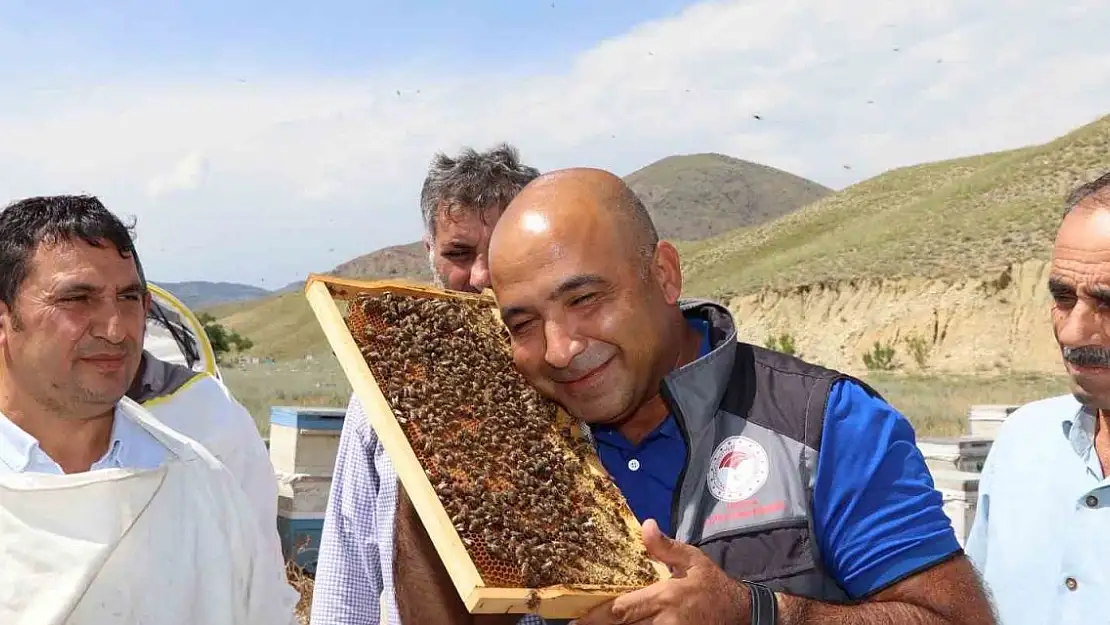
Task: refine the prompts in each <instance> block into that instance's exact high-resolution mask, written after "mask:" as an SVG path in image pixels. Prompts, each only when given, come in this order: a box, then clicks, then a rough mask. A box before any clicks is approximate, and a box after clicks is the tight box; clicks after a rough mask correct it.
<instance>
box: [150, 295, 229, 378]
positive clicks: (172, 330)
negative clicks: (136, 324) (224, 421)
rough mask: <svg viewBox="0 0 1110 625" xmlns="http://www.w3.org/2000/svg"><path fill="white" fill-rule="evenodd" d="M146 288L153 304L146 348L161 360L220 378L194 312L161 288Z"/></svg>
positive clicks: (214, 360)
mask: <svg viewBox="0 0 1110 625" xmlns="http://www.w3.org/2000/svg"><path fill="white" fill-rule="evenodd" d="M147 288H148V289H150V296H151V300H152V303H151V307H150V314H149V315H147V319H146V340H145V341H144V342H143V349H145V350H146V351H148V352H150V353H151V355H153V356H154V357H155V358H158V359H159V360H164V361H166V362H172V363H174V364H179V365H183V366H185V367H188V368H190V369H192V370H193V371H197V372H203V373H210V374H212V375H213V376H215V377H216V378H217V379H220V369H219V367H218V366H216V353H215V352H214V351H213V349H212V343H211V342H210V341H209V340H208V334H207V333H205V331H204V325H203V324H202V323H201V322H200V320H199V319H198V318H197V316H196V315H194V314H193V311H191V310H189V307H188V306H186V305H185V304H184V303H182V301H181V300H179V299H177V298H176V297H174V295H173V294H172V293H170V292H169V291H167V290H165V289H163V288H162V287H159V286H158V285H155V284H150V283H147Z"/></svg>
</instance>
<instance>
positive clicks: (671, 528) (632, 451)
mask: <svg viewBox="0 0 1110 625" xmlns="http://www.w3.org/2000/svg"><path fill="white" fill-rule="evenodd" d="M490 273H491V282H492V287H493V290H494V293H495V294H496V296H497V300H498V305H499V307H500V309H501V315H502V318H503V319H504V322H505V324H506V326H507V327H508V329H509V333H510V336H511V342H512V353H513V359H514V362H515V363H516V366H517V367H518V368H519V369H520V371H521V372H522V373H523V374H524V376H525V377H527V379H528V380H529V381H530V382H531V383H532V384H534V385H535V386H536V387H537V388H538V389H539V390H540V391H541V392H543V393H544V394H545V395H547V396H548V397H550V398H552V399H554V400H555V401H556V402H558V403H559V404H561V405H562V406H563V407H564V408H565V409H566V410H567V411H568V412H569V413H571V414H572V415H574V416H575V417H577V418H578V419H580V420H581V421H583V422H584V423H586V424H588V426H589V430H590V432H591V433H592V439H593V442H594V444H595V446H596V449H597V451H598V454H599V456H600V458H601V461H602V463H603V464H604V465H605V467H606V469H607V470H608V471H609V473H610V474H611V475H612V477H613V479H614V481H615V482H616V484H617V486H618V487H620V489H621V491H622V492H623V493H624V495H625V497H626V498H627V500H628V502H629V504H630V507H631V508H632V511H633V512H634V513H635V514H636V516H637V517H638V518H639V519H640V521H641V522H642V523H643V534H644V541H645V543H646V545H647V547H648V550H649V552H650V554H651V555H652V556H653V557H654V558H656V559H658V560H660V561H662V562H664V563H665V564H668V565H670V566H671V567H672V569H673V570H674V571H675V573H676V575H675V577H674V578H673V579H669V580H667V581H663V582H660V583H657V584H655V585H653V586H650V587H648V588H645V589H642V590H639V591H636V592H632V593H629V594H627V595H625V596H622V597H620V598H619V599H617V600H615V601H613V602H610V603H608V604H605V605H603V606H600V607H599V608H597V609H595V610H594V611H593V612H591V613H590V614H588V615H586V616H584V617H583V618H581V619H580V620H579V621H578V623H580V625H599V624H607V623H697V624H698V625H717V624H719V625H736V624H738V623H744V624H749V623H751V624H755V625H771V624H777V625H800V624H803V623H853V624H859V625H866V624H871V623H874V624H878V623H884V624H886V623H898V624H899V625H914V624H922V625H924V624H930V625H934V624H935V625H948V624H950V625H956V624H959V625H978V624H988V623H993V622H994V621H993V617H992V613H991V607H990V605H989V602H988V600H987V598H986V596H985V594H984V591H983V589H982V587H981V585H980V583H979V580H978V578H977V577H976V574H975V572H974V570H973V568H972V567H971V565H970V564H969V562H968V561H967V559H966V558H965V557H964V555H963V553H962V551H961V549H960V546H959V543H958V542H957V541H956V536H955V534H954V532H953V530H952V527H951V524H950V522H949V520H948V518H947V516H946V515H945V514H944V512H943V510H942V508H941V505H942V503H941V497H940V495H939V493H938V492H937V491H936V490H935V489H934V487H933V483H932V479H931V477H930V475H929V471H928V469H926V466H925V460H924V458H923V457H922V455H921V453H920V452H919V451H918V450H917V446H916V445H915V441H914V433H913V428H912V427H911V426H910V424H909V422H908V421H907V420H906V419H905V418H904V417H903V416H902V415H900V414H899V413H898V412H897V411H896V410H895V409H894V408H892V407H891V406H890V405H888V404H887V403H886V402H884V401H883V399H882V398H881V397H880V396H879V395H878V394H877V393H876V392H874V391H873V390H871V389H870V388H869V387H868V386H867V385H865V384H864V383H862V382H860V381H858V380H855V379H853V378H851V377H850V376H847V375H844V374H842V373H839V372H836V371H831V370H829V369H825V368H822V367H819V366H816V365H813V364H810V363H807V362H804V361H802V360H799V359H797V358H793V357H790V356H787V355H785V354H781V353H777V352H772V351H768V350H765V349H761V348H759V347H755V346H753V345H748V344H745V343H739V342H737V332H736V326H735V322H734V321H733V319H732V317H731V315H730V314H729V312H728V310H727V309H725V308H724V307H722V306H719V305H717V304H714V303H711V302H707V301H693V300H687V301H681V300H680V299H679V295H680V293H681V291H682V272H681V270H680V267H679V258H678V253H677V251H676V250H675V248H674V246H672V245H670V244H669V243H667V242H665V241H659V240H658V236H657V235H656V231H655V228H654V226H653V225H652V222H651V218H650V217H649V216H648V214H647V212H646V211H645V209H644V206H643V204H642V203H641V202H640V201H639V200H638V199H637V198H636V196H635V195H634V194H633V193H632V192H631V191H630V190H629V189H628V188H627V187H626V186H625V185H624V183H623V182H622V181H621V179H620V178H618V177H617V176H614V175H612V174H610V173H608V172H604V171H599V170H592V169H571V170H563V171H558V172H553V173H550V174H547V175H544V176H541V177H539V178H537V179H536V180H535V181H533V182H532V183H530V184H529V185H528V186H526V187H525V188H524V189H523V190H522V191H521V193H520V194H519V195H517V197H516V198H515V199H514V200H513V202H512V203H511V204H510V206H509V208H508V209H507V210H506V212H505V213H504V214H503V216H502V217H501V219H500V221H499V222H498V223H497V225H496V227H495V228H494V233H493V236H492V238H491V241H490Z"/></svg>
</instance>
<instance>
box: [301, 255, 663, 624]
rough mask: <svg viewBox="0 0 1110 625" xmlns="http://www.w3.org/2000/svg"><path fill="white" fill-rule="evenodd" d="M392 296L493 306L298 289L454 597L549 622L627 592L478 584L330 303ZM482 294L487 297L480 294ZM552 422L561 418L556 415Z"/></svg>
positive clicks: (323, 284)
mask: <svg viewBox="0 0 1110 625" xmlns="http://www.w3.org/2000/svg"><path fill="white" fill-rule="evenodd" d="M383 292H392V293H397V294H403V295H413V296H418V297H429V298H438V299H457V300H470V301H474V300H479V301H486V302H489V303H490V304H491V305H493V304H494V300H493V298H492V297H490V296H489V295H488V294H482V295H473V294H468V293H459V292H454V291H445V290H442V289H437V288H433V287H429V286H425V285H420V284H416V283H413V282H408V281H400V280H381V281H373V282H366V281H358V280H348V279H342V278H335V277H332V276H324V275H319V274H311V275H309V277H308V280H307V281H306V283H305V295H306V297H307V299H308V302H309V304H310V305H311V306H312V309H313V312H315V314H316V318H317V320H318V321H319V323H320V326H321V328H322V329H323V331H324V334H325V335H326V336H327V339H328V342H329V343H330V344H331V347H332V350H333V351H334V352H335V356H336V358H337V359H338V360H339V364H340V365H341V366H342V368H343V372H344V374H346V376H347V379H348V380H349V381H350V383H351V386H352V388H353V389H354V392H355V395H356V396H357V397H358V399H359V401H360V402H361V403H362V405H363V408H364V409H365V411H366V415H367V418H368V419H369V421H370V425H371V426H373V428H374V431H375V432H376V433H377V435H378V438H379V439H380V440H381V442H382V446H383V447H384V448H385V451H386V453H388V454H389V458H390V460H391V461H392V462H393V465H394V467H395V468H396V470H397V475H398V477H399V478H400V480H401V483H402V485H403V486H404V487H405V491H406V492H407V493H408V495H409V498H410V499H411V500H412V504H413V507H414V508H415V509H416V513H417V514H418V515H419V516H420V519H421V521H422V522H423V523H424V528H425V529H426V530H427V532H428V535H429V537H430V538H431V540H432V543H433V545H434V546H435V548H436V551H437V552H438V554H439V557H440V559H441V560H442V561H443V564H444V566H445V568H446V569H447V572H448V574H449V575H450V576H451V580H452V582H453V583H454V585H455V590H456V591H458V593H459V597H460V598H461V599H462V601H463V603H464V604H465V605H466V608H467V610H469V611H470V613H472V614H510V613H515V614H526V613H530V612H531V613H537V614H539V615H540V616H542V617H544V618H549V619H571V618H578V617H581V616H583V615H584V614H585V613H586V612H588V611H589V610H590V609H591V608H593V607H595V606H597V605H600V604H602V603H605V602H607V601H609V600H611V599H614V598H616V597H618V596H620V595H622V594H625V593H627V592H629V591H632V590H635V588H624V587H602V586H562V585H560V586H552V587H548V588H541V589H534V590H532V589H527V588H491V587H487V586H486V585H485V584H484V583H483V581H482V576H481V573H480V572H479V571H478V567H477V565H475V563H474V562H473V560H472V559H471V557H470V554H469V553H468V552H467V550H466V547H465V546H464V545H463V542H462V538H461V537H460V536H459V533H458V531H457V530H456V529H455V526H454V524H453V523H452V522H451V519H450V517H449V516H448V515H447V511H446V510H445V509H444V507H443V504H442V503H440V501H439V498H438V496H437V495H436V492H435V488H434V487H433V486H432V483H431V482H430V481H429V480H428V477H427V475H426V474H425V473H424V468H423V467H422V466H421V464H420V461H419V460H418V459H417V457H416V453H415V452H414V451H413V449H412V447H411V446H410V445H409V442H408V438H407V437H406V436H405V433H404V431H403V430H402V429H401V425H400V423H398V421H397V419H396V417H395V416H394V414H393V409H392V408H391V407H390V405H389V402H388V401H387V400H386V398H385V395H383V394H382V391H381V389H380V388H379V386H378V383H377V381H376V380H375V379H374V375H373V373H372V372H371V370H370V366H369V365H368V364H367V363H366V360H365V358H363V356H362V353H361V351H360V350H359V347H358V344H357V343H356V342H355V339H354V337H353V336H352V334H351V332H350V330H349V328H348V326H347V322H346V320H345V318H344V314H343V312H342V311H341V310H340V307H339V305H338V304H337V302H336V299H340V300H343V301H346V300H349V299H351V298H353V297H354V296H356V295H358V294H362V293H383ZM487 293H488V291H487ZM559 417H560V418H569V416H567V415H566V413H564V412H562V411H561V410H560V415H559ZM588 464H589V466H590V468H591V470H592V471H595V472H600V473H602V474H604V473H605V470H604V468H603V467H602V465H601V463H600V461H599V460H598V459H597V458H596V457H591V458H589V462H588ZM625 512H626V514H625V515H624V517H625V521H626V522H627V523H629V525H630V527H632V528H633V529H634V530H635V532H634V535H635V534H638V533H639V531H640V524H639V522H638V521H637V520H636V518H635V517H634V516H633V515H632V512H631V510H629V509H627V506H626V510H625ZM652 564H653V565H654V567H655V570H656V573H657V574H658V575H659V578H660V579H666V578H667V577H669V576H670V575H669V572H668V571H667V568H666V567H665V566H664V565H662V564H660V563H658V562H654V561H653V562H652Z"/></svg>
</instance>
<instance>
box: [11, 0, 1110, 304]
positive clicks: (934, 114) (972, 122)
mask: <svg viewBox="0 0 1110 625" xmlns="http://www.w3.org/2000/svg"><path fill="white" fill-rule="evenodd" d="M551 4H552V3H551V2H550V1H548V2H529V1H517V2H510V1H508V0H505V1H501V0H498V1H495V2H467V3H462V2H457V3H447V2H420V3H412V4H411V5H408V6H407V5H406V4H405V3H400V2H397V3H385V2H346V3H338V2H315V3H305V2H298V3H293V2H266V3H263V2H214V1H208V0H202V1H191V2H187V3H185V2H181V3H168V2H157V1H153V0H151V1H148V2H139V1H135V2H51V3H43V2H10V1H9V2H6V3H3V4H0V201H6V200H9V199H15V198H18V197H23V196H26V195H32V194H49V193H63V192H87V193H94V194H97V195H99V196H100V197H101V198H102V199H104V201H105V202H106V203H107V204H108V205H109V207H110V208H112V209H113V210H115V211H116V212H117V213H119V214H121V215H125V216H135V217H136V218H137V219H138V237H139V238H138V244H139V247H140V251H141V253H142V254H143V255H144V265H145V266H146V267H147V269H148V272H149V273H150V275H151V276H152V277H153V278H154V279H156V280H166V281H177V280H188V279H200V280H227V281H235V282H245V283H250V284H257V285H261V286H265V287H273V288H276V287H280V286H283V285H284V284H286V283H288V282H290V281H292V280H296V279H300V278H303V277H304V275H305V274H307V273H308V272H311V271H325V270H328V269H330V268H331V267H333V266H335V265H336V264H338V263H340V262H343V261H344V260H347V259H349V258H351V257H353V256H357V255H359V254H362V253H366V252H369V251H371V250H374V249H377V248H380V247H383V246H386V245H391V244H396V243H404V242H407V241H411V240H415V239H416V238H418V237H419V235H420V223H419V219H418V216H417V199H418V196H419V186H420V182H421V180H422V177H423V174H424V171H425V168H426V167H427V164H428V162H429V160H430V159H431V157H432V155H433V153H434V152H436V151H439V150H444V151H447V152H453V151H456V150H457V149H459V148H460V147H462V146H463V145H473V146H475V147H479V148H481V147H487V146H489V145H492V144H494V143H496V142H498V141H502V140H507V141H510V142H512V143H514V144H516V145H517V146H518V147H519V148H520V150H521V152H522V154H523V156H524V158H525V160H527V161H529V162H530V163H531V164H534V165H535V166H537V167H539V168H540V169H551V168H556V167H564V166H573V165H589V166H599V167H606V168H609V169H611V170H613V171H615V172H617V173H620V174H626V173H629V172H631V171H633V170H635V169H637V168H639V167H642V166H644V165H647V164H648V163H650V162H652V161H654V160H656V159H658V158H662V157H664V156H667V155H670V154H676V153H692V152H708V151H714V152H722V153H726V154H729V155H732V156H736V157H738V158H744V159H748V160H752V161H757V162H761V163H764V164H767V165H771V166H774V167H779V168H781V169H785V170H788V171H791V172H794V173H797V174H799V175H802V176H806V177H810V178H812V179H814V180H817V181H818V182H821V183H823V184H826V185H829V186H832V187H834V188H842V187H844V186H846V185H849V184H852V183H854V182H858V181H859V180H862V179H865V178H867V177H870V176H874V175H877V174H879V173H881V172H883V171H886V170H888V169H891V168H893V167H899V166H903V165H909V164H914V163H918V162H922V161H930V160H938V159H943V158H951V157H955V156H962V155H966V154H973V153H980V152H985V151H992V150H999V149H1006V148H1011V147H1018V146H1021V145H1026V144H1029V143H1037V142H1043V141H1047V140H1050V139H1052V138H1053V137H1055V136H1058V135H1059V134H1063V133H1065V132H1067V131H1069V130H1071V129H1072V128H1074V127H1076V126H1078V125H1081V124H1083V123H1087V122H1089V121H1092V120H1094V119H1095V118H1097V117H1099V116H1101V115H1105V114H1110V104H1107V103H1110V43H1106V37H1105V33H1106V32H1110V12H1107V11H1105V10H1104V9H1103V7H1102V6H1100V5H1101V4H1102V2H1101V0H1067V1H1058V2H1050V1H1048V0H1012V1H1011V2H1008V3H1005V6H1003V4H1004V3H982V2H972V1H971V0H935V1H934V2H930V3H927V4H925V5H923V4H921V3H906V2H902V1H901V0H828V1H825V0H822V1H820V2H817V0H809V1H802V0H743V1H726V0H721V1H717V2H704V3H689V2H677V1H675V0H644V1H638V2H627V1H617V0H606V1H597V2H587V1H585V0H582V1H578V0H576V1H560V0H556V1H555V3H554V4H555V6H554V7H552V6H551ZM457 7H460V8H461V7H468V8H467V10H465V11H459V10H458V9H457ZM757 113H758V114H760V116H761V117H762V120H756V119H754V117H753V115H754V114H757ZM846 165H847V166H848V167H849V168H846V167H845V166H846Z"/></svg>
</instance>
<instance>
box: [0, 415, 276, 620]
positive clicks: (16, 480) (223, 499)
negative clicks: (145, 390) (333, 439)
mask: <svg viewBox="0 0 1110 625" xmlns="http://www.w3.org/2000/svg"><path fill="white" fill-rule="evenodd" d="M116 418H123V419H130V420H133V421H134V422H135V423H137V424H138V425H139V426H140V427H142V428H143V429H144V430H146V431H147V432H148V433H149V434H150V435H151V436H153V437H154V438H155V439H156V440H157V441H158V442H160V443H161V444H162V445H163V446H164V447H165V448H166V450H167V454H166V456H167V457H166V461H165V462H164V463H163V464H162V465H161V466H159V467H158V468H156V469H103V470H97V471H88V472H85V473H73V474H68V475H55V474H37V473H23V474H13V475H0V623H3V624H4V625H149V624H152V623H157V624H158V625H197V624H200V623H203V624H204V625H262V624H266V625H270V624H273V625H295V624H296V622H297V621H296V616H295V613H294V607H295V604H296V602H297V592H296V591H295V590H293V589H292V588H291V587H290V586H289V584H288V582H287V580H286V578H285V571H284V566H283V563H282V561H281V557H280V555H279V554H278V553H277V552H276V550H274V549H271V548H270V547H269V544H268V543H267V539H266V537H265V536H264V534H263V533H262V532H261V531H259V525H258V520H257V515H256V514H255V512H254V511H253V509H252V508H250V505H249V504H248V502H247V499H246V495H245V493H244V492H243V490H242V488H240V487H239V485H238V483H237V482H236V481H235V479H234V478H233V477H232V475H231V473H230V472H229V471H228V469H227V467H225V466H224V465H223V464H222V463H220V462H219V461H218V460H217V459H216V458H215V457H214V456H212V455H211V454H210V453H209V452H208V451H207V450H206V449H205V448H204V447H202V446H201V445H200V444H199V443H196V442H195V441H193V440H192V439H189V438H186V437H184V436H183V435H181V434H178V433H176V432H174V431H173V430H171V429H169V428H168V427H166V426H165V425H162V424H161V423H159V422H158V421H157V419H155V418H154V416H152V415H151V414H150V412H148V411H147V410H146V409H145V408H143V407H142V406H140V405H139V404H137V403H135V402H134V401H132V400H130V399H128V398H126V397H125V398H123V399H122V400H121V401H120V404H119V410H118V411H117V413H116Z"/></svg>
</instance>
